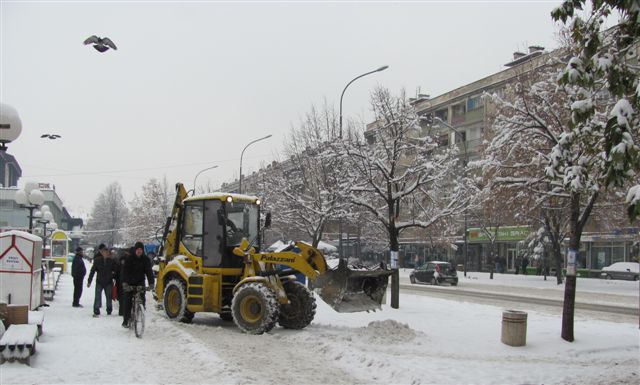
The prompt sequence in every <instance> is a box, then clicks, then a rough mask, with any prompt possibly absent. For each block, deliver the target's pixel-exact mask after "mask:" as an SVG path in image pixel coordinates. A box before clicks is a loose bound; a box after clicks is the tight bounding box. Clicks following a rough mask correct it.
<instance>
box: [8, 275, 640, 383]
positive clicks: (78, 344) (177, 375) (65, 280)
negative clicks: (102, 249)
mask: <svg viewBox="0 0 640 385" xmlns="http://www.w3.org/2000/svg"><path fill="white" fill-rule="evenodd" d="M72 292H73V284H72V279H71V277H70V276H69V275H63V276H62V277H61V279H60V286H59V288H58V293H57V294H58V295H56V297H55V299H54V301H53V302H51V306H50V307H48V308H45V309H44V312H45V313H46V314H45V316H46V320H47V321H46V322H47V328H46V330H45V333H44V334H43V335H42V337H41V338H40V341H39V344H38V354H37V355H35V356H33V357H32V360H31V367H27V366H25V365H21V364H17V363H5V364H3V365H2V367H0V376H1V381H0V382H2V384H17V383H20V384H22V383H66V384H69V383H71V384H78V383H98V384H101V383H109V384H116V383H117V384H147V383H149V384H151V383H154V384H155V383H163V384H166V383H180V384H213V383H215V384H227V383H233V384H351V383H359V384H363V383H364V384H390V383H394V384H472V383H473V384H576V385H577V384H581V385H582V384H587V385H588V384H637V383H638V382H639V381H640V376H639V369H638V368H639V366H640V359H639V353H640V346H639V342H638V337H639V333H638V332H639V330H638V324H637V322H634V323H613V322H606V321H596V320H589V319H582V318H580V319H576V324H575V336H576V341H575V342H573V343H568V342H565V341H563V340H562V339H561V338H560V325H561V320H560V317H559V316H556V315H549V314H543V313H537V312H529V313H528V333H527V345H526V346H524V347H519V348H514V347H510V346H507V345H504V344H502V343H501V342H500V334H501V316H502V310H503V309H502V308H500V307H496V306H487V305H478V304H470V303H463V302H456V301H451V300H446V299H439V298H432V297H429V296H423V295H420V296H418V295H411V294H405V293H401V298H400V309H398V310H395V309H391V308H390V307H388V306H384V307H383V310H382V311H379V312H375V313H353V314H346V313H342V314H340V313H336V312H334V311H333V310H332V309H331V308H330V307H329V306H327V305H325V304H324V303H323V302H322V301H321V300H320V299H318V311H317V315H316V319H315V321H314V322H313V323H312V324H311V325H310V326H309V327H308V328H306V329H304V330H299V331H296V330H285V329H282V328H280V327H276V328H275V329H274V330H273V331H272V332H270V333H268V334H265V335H260V336H254V335H247V334H244V333H241V332H240V331H239V330H238V328H236V327H235V326H234V325H233V324H232V323H228V322H224V321H222V320H221V319H220V318H219V317H218V316H216V315H211V314H202V315H201V314H198V315H196V318H195V319H194V323H193V324H191V325H186V324H180V323H174V322H170V321H168V320H167V319H166V318H165V317H164V315H163V313H162V312H158V311H156V310H155V307H154V306H153V305H154V301H153V300H152V299H151V298H150V296H149V297H148V299H147V301H148V302H147V303H148V305H150V306H149V307H148V310H147V329H146V331H145V334H144V337H143V338H142V339H138V338H136V337H135V336H134V334H133V333H132V332H131V331H130V330H126V329H123V328H122V327H120V323H121V318H120V317H118V316H115V315H111V316H101V317H99V318H92V317H91V313H92V311H91V304H92V301H93V290H92V289H87V290H86V291H85V293H83V296H82V300H81V303H82V304H83V305H84V308H80V309H78V308H72V307H71V302H72V301H71V297H72ZM116 309H117V306H116ZM115 313H116V312H115V311H114V314H115ZM103 314H104V312H103Z"/></svg>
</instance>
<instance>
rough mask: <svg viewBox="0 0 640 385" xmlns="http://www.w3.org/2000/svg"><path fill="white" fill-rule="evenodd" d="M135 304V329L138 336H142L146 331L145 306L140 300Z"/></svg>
mask: <svg viewBox="0 0 640 385" xmlns="http://www.w3.org/2000/svg"><path fill="white" fill-rule="evenodd" d="M135 306H136V309H135V315H134V318H133V329H134V331H135V332H136V337H138V338H142V334H143V333H144V306H143V305H142V304H141V303H139V302H138V303H137V304H136V305H135Z"/></svg>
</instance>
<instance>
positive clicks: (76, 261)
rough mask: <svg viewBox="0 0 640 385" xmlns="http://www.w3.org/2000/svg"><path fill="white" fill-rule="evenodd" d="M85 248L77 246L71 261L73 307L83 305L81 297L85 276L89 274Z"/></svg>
mask: <svg viewBox="0 0 640 385" xmlns="http://www.w3.org/2000/svg"><path fill="white" fill-rule="evenodd" d="M83 257H84V250H83V249H82V247H78V248H76V255H75V256H74V257H73V261H72V262H71V276H72V277H73V304H72V306H73V307H82V305H80V297H81V296H82V283H83V281H84V276H85V275H86V274H87V268H86V267H85V266H84V260H83Z"/></svg>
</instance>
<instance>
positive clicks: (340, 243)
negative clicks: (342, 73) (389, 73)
mask: <svg viewBox="0 0 640 385" xmlns="http://www.w3.org/2000/svg"><path fill="white" fill-rule="evenodd" d="M387 68H389V66H387V65H384V66H382V67H379V68H376V69H375V70H373V71H369V72H366V73H363V74H362V75H358V76H356V77H355V78H353V79H351V81H350V82H349V83H347V85H346V86H344V89H343V90H342V93H341V94H340V121H339V126H338V127H339V129H340V139H342V99H343V98H344V93H345V92H346V91H347V88H349V86H350V85H351V83H353V82H355V81H356V80H358V79H360V78H362V77H365V76H367V75H371V74H374V73H376V72H380V71H384V70H386V69H387ZM338 231H339V232H340V238H339V241H338V256H339V257H340V259H342V218H340V219H339V220H338Z"/></svg>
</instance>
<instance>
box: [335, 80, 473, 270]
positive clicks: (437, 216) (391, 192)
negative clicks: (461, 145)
mask: <svg viewBox="0 0 640 385" xmlns="http://www.w3.org/2000/svg"><path fill="white" fill-rule="evenodd" d="M371 104H372V108H373V112H374V114H375V123H374V124H373V125H372V126H370V127H369V129H368V130H367V131H366V132H364V133H359V132H357V131H355V130H352V131H350V132H349V135H348V137H347V138H346V139H345V140H344V141H342V142H339V143H337V144H336V145H337V146H338V150H339V152H340V154H341V155H342V157H343V159H344V162H345V164H348V168H347V171H348V173H347V176H348V183H347V184H346V185H345V186H346V188H347V189H348V192H349V194H350V196H349V200H350V201H351V202H352V203H353V204H354V205H356V206H359V207H361V208H362V209H364V210H366V211H368V212H369V213H370V214H371V215H372V216H373V217H374V218H375V220H376V222H377V223H378V224H379V225H380V226H381V227H382V228H383V229H384V232H385V234H387V236H388V238H389V248H390V257H391V264H392V266H394V265H395V264H396V261H397V258H398V249H399V236H400V233H401V232H402V231H405V230H407V229H411V228H429V227H431V226H433V225H434V224H436V223H438V222H439V221H441V220H443V219H445V218H448V217H450V216H452V215H454V214H456V213H458V212H460V211H461V210H462V209H464V208H465V207H466V204H467V201H468V196H467V195H466V194H465V189H464V188H463V186H462V182H463V181H462V180H461V179H463V178H461V177H460V176H457V175H456V172H455V171H456V163H457V158H456V151H455V149H454V148H452V147H449V146H444V147H443V146H439V145H438V142H437V137H438V132H436V131H437V130H436V129H435V128H434V127H431V126H427V127H424V128H423V127H422V126H421V125H420V121H421V119H420V117H419V116H418V115H417V114H416V112H415V109H414V108H413V106H411V104H410V103H409V100H408V99H407V98H406V95H405V94H404V92H402V93H401V95H400V96H399V97H393V96H392V95H391V94H390V93H389V91H388V90H386V89H384V88H378V89H376V90H375V91H374V92H373V95H372V101H371Z"/></svg>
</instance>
